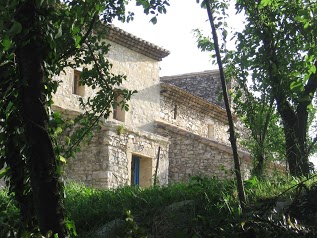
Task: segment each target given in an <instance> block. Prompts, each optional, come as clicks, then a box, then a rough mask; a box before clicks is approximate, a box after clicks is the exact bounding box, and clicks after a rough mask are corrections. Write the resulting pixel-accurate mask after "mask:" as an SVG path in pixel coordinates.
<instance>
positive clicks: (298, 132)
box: [260, 26, 317, 176]
mask: <svg viewBox="0 0 317 238" xmlns="http://www.w3.org/2000/svg"><path fill="white" fill-rule="evenodd" d="M262 30H263V32H262V33H261V34H260V36H261V40H262V42H263V44H264V47H265V49H266V54H267V55H266V58H267V62H269V65H268V77H269V80H270V85H271V86H272V93H273V96H274V99H275V101H276V105H277V111H278V113H279V114H280V116H281V119H282V122H283V127H284V134H285V141H286V148H285V150H286V159H287V161H288V165H289V170H290V174H291V175H292V176H303V175H304V176H307V175H308V174H309V172H310V171H309V161H308V150H307V130H308V128H307V127H308V108H307V107H308V105H309V104H310V103H311V101H312V98H313V96H312V95H314V93H315V91H316V88H317V82H316V81H317V76H316V73H315V74H312V75H311V76H310V78H309V80H308V82H307V84H306V86H305V89H304V91H303V92H302V94H301V95H300V96H301V97H302V98H305V99H306V100H303V101H300V100H298V101H299V102H297V103H298V104H297V108H296V110H294V109H293V106H292V105H291V104H290V102H289V101H288V99H287V96H286V95H285V92H284V89H283V88H282V85H281V83H280V81H279V80H280V78H281V76H280V75H279V73H278V69H279V62H278V57H277V56H276V49H275V45H276V44H275V42H274V37H273V35H272V33H271V30H270V29H269V28H268V27H266V26H265V27H263V29H262ZM315 66H316V63H315ZM307 98H308V99H309V100H307Z"/></svg>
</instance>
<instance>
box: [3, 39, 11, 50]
mask: <svg viewBox="0 0 317 238" xmlns="http://www.w3.org/2000/svg"><path fill="white" fill-rule="evenodd" d="M1 45H2V46H3V47H4V49H3V50H4V51H7V50H9V49H10V47H11V45H12V41H11V40H10V39H9V38H5V39H3V41H2V42H1Z"/></svg>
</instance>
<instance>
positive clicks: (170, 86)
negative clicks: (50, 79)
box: [53, 26, 250, 188]
mask: <svg viewBox="0 0 317 238" xmlns="http://www.w3.org/2000/svg"><path fill="white" fill-rule="evenodd" d="M107 27H108V30H109V34H108V35H107V37H106V39H105V41H107V42H108V43H110V45H111V47H110V51H109V53H108V55H106V56H105V57H107V59H108V60H109V61H110V63H111V64H112V65H113V68H112V73H114V74H124V75H126V76H127V80H126V81H124V82H123V83H122V85H121V86H120V88H125V89H129V90H137V93H136V94H134V95H133V96H132V98H131V100H130V101H129V102H128V104H129V111H127V112H120V113H121V114H120V118H119V117H117V116H116V113H117V112H116V111H115V110H114V113H113V115H110V116H109V118H107V119H106V120H105V121H103V122H102V123H101V124H102V125H101V129H100V130H99V131H98V132H95V133H94V136H93V138H92V139H91V140H90V141H89V143H83V144H82V145H81V150H80V152H78V153H77V154H76V158H74V159H73V158H67V164H66V166H65V168H64V174H63V176H64V177H65V178H66V179H67V180H75V181H80V182H83V183H84V184H86V185H88V186H94V187H98V188H116V187H119V186H125V185H132V184H133V185H134V184H138V185H139V186H141V187H149V186H151V185H153V182H154V180H155V181H157V184H159V185H164V184H167V183H169V182H179V181H185V180H187V179H188V178H189V177H190V176H195V175H204V176H209V177H213V176H217V177H219V178H222V179H223V178H231V177H232V170H233V158H232V152H231V148H230V145H229V141H228V133H227V130H228V125H227V118H226V113H225V110H224V109H223V103H222V102H221V100H220V101H219V89H220V87H219V86H220V85H219V83H218V81H217V79H218V77H219V76H218V72H217V71H204V72H199V73H191V74H185V75H176V76H171V77H163V78H161V79H160V77H159V70H160V69H159V61H161V60H162V59H163V58H164V57H166V56H167V55H168V54H169V52H168V51H167V50H165V49H163V48H161V47H158V46H156V45H153V44H152V43H149V42H146V41H144V40H142V39H140V38H138V37H136V36H133V35H131V34H129V33H128V32H125V31H123V30H121V29H119V28H116V27H114V26H107ZM83 67H89V66H83ZM171 67H172V66H171ZM81 70H82V68H78V69H71V68H68V69H65V72H64V73H62V74H61V75H57V76H55V80H58V81H60V82H61V83H60V86H59V88H58V90H57V93H56V94H55V95H54V97H53V101H54V106H53V110H60V111H62V112H63V113H65V114H67V115H70V116H74V115H78V114H80V113H82V112H83V111H82V110H81V108H80V107H79V101H78V99H79V98H81V97H83V98H84V99H85V98H87V97H89V96H94V95H95V93H96V92H97V91H96V90H98V88H97V89H92V88H89V87H87V86H82V88H81V89H80V90H81V91H80V94H79V95H77V94H76V93H74V92H73V89H74V85H75V84H76V83H75V82H76V80H75V78H76V77H80V76H79V75H80V71H81ZM78 72H79V73H78ZM77 79H78V78H77ZM207 89H208V90H207ZM239 155H240V158H241V164H242V171H243V174H244V176H245V177H247V176H248V174H249V168H250V158H249V154H248V153H246V152H243V151H239ZM136 166H137V167H136ZM136 174H138V176H139V177H138V179H137V180H136V179H135V175H136Z"/></svg>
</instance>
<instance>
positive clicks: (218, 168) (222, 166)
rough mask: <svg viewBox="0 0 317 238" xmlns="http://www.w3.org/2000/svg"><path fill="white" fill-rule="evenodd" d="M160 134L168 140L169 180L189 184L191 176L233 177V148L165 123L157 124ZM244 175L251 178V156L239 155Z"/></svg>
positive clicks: (240, 153) (242, 153)
mask: <svg viewBox="0 0 317 238" xmlns="http://www.w3.org/2000/svg"><path fill="white" fill-rule="evenodd" d="M156 131H157V133H158V134H160V135H162V136H164V137H168V138H169V139H170V141H171V144H170V148H169V158H170V161H169V181H170V182H180V181H186V180H188V178H189V177H190V176H195V175H204V176H208V177H212V176H217V177H218V178H220V179H224V178H231V177H232V176H233V168H234V162H233V157H232V151H231V147H229V146H227V145H224V144H222V143H219V142H217V141H215V140H210V139H206V138H203V137H201V136H198V135H196V134H194V133H191V132H188V131H186V130H184V129H182V128H179V127H176V126H174V125H171V124H167V123H164V122H156ZM239 155H240V157H241V160H240V161H241V172H242V174H243V176H244V178H248V176H249V175H250V171H249V168H250V164H251V161H250V159H249V155H248V154H246V153H244V152H241V151H240V152H239Z"/></svg>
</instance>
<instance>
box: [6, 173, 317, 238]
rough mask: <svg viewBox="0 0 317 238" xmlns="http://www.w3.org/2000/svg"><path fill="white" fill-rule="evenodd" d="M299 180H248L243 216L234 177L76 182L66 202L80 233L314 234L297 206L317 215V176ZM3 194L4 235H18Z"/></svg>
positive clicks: (13, 213) (15, 218) (14, 212)
mask: <svg viewBox="0 0 317 238" xmlns="http://www.w3.org/2000/svg"><path fill="white" fill-rule="evenodd" d="M299 182H300V181H299V180H295V179H293V178H287V177H284V176H275V177H273V178H267V179H264V180H261V181H260V180H258V179H257V178H256V177H253V178H252V179H250V180H248V181H246V182H245V188H246V194H247V198H248V204H250V205H249V207H247V209H246V213H245V214H244V215H242V214H241V209H240V207H239V202H238V199H237V191H236V186H235V183H234V182H233V181H229V180H228V181H219V180H218V179H215V178H214V179H207V178H201V177H194V178H192V179H191V180H190V181H189V182H188V183H177V184H171V185H169V186H166V187H158V186H154V187H151V188H148V189H141V188H139V187H122V188H119V189H114V190H99V189H94V188H88V187H85V186H83V185H80V184H76V183H71V184H68V185H67V186H66V190H65V191H66V195H67V196H66V200H65V207H66V211H67V216H68V217H69V218H70V219H71V220H73V221H74V222H75V223H76V227H77V233H78V235H79V237H98V236H97V235H98V234H104V236H103V237H117V236H118V237H167V238H168V237H173V238H174V237H255V235H256V237H315V232H316V231H315V228H314V225H315V224H313V223H314V222H312V221H313V219H311V220H309V221H308V219H303V217H302V216H301V215H300V213H299V212H298V209H300V210H303V209H304V207H305V204H310V206H311V207H310V208H309V211H310V214H311V216H312V215H313V214H316V211H317V209H316V206H313V205H312V204H313V203H312V202H310V203H309V202H307V201H308V200H309V199H308V198H309V197H312V198H313V197H314V196H316V194H317V193H316V181H315V180H314V179H311V180H308V181H305V182H303V183H300V185H298V183H299ZM289 188H292V189H289ZM287 189H289V190H288V191H286V190H287ZM284 191H286V192H284ZM280 194H282V195H281V196H278V197H277V195H280ZM0 199H1V200H0V209H1V211H0V214H1V219H0V237H6V235H7V234H11V236H9V237H14V236H13V232H12V233H10V231H12V230H14V229H16V228H17V226H19V222H18V221H19V219H18V211H17V209H16V208H15V207H14V205H13V200H12V199H10V198H9V197H8V196H7V195H6V193H5V191H1V192H0ZM309 201H310V200H309ZM276 202H277V204H278V205H276ZM281 203H282V204H286V205H287V206H285V209H284V211H285V212H286V213H285V214H283V213H277V212H274V208H276V209H277V210H281V211H282V209H281V208H280V207H279V206H280V205H279V204H281ZM294 216H297V217H296V218H297V219H298V221H297V222H296V220H295V218H291V217H294ZM113 231H115V232H117V233H116V234H115V235H114V233H111V232H113ZM105 234H107V235H108V236H106V235H105ZM111 235H112V236H111Z"/></svg>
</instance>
